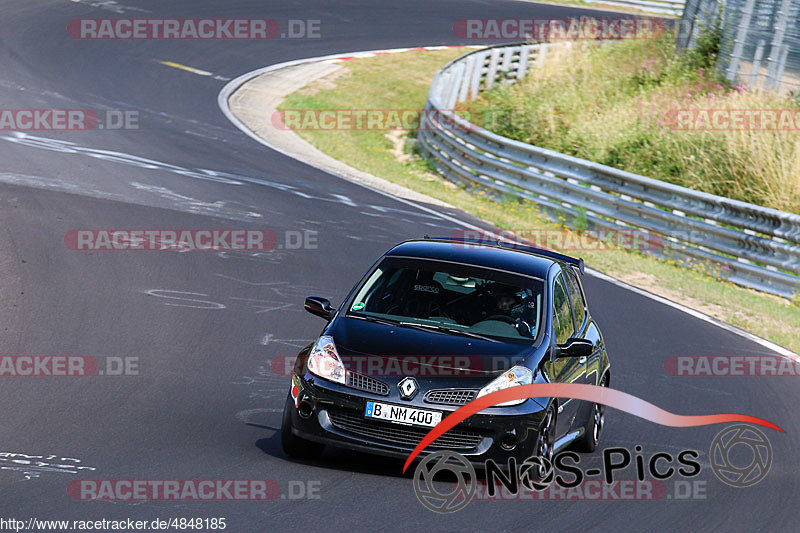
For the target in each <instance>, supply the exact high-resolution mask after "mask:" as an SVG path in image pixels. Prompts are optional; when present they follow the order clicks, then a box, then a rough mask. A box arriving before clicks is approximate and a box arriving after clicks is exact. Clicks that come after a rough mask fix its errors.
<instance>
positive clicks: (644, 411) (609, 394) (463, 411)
mask: <svg viewBox="0 0 800 533" xmlns="http://www.w3.org/2000/svg"><path fill="white" fill-rule="evenodd" d="M541 396H551V397H555V398H573V399H576V400H586V401H589V402H593V403H599V404H602V405H606V406H608V407H613V408H614V409H619V410H620V411H624V412H626V413H630V414H632V415H634V416H638V417H639V418H644V419H645V420H649V421H651V422H655V423H656V424H661V425H662V426H671V427H678V428H687V427H694V426H708V425H711V424H722V423H725V422H747V423H750V424H757V425H759V426H765V427H768V428H772V429H777V430H778V431H783V430H782V429H781V428H779V427H778V426H776V425H775V424H773V423H772V422H768V421H766V420H764V419H762V418H757V417H755V416H750V415H737V414H724V415H696V416H687V415H676V414H675V413H670V412H669V411H665V410H663V409H661V408H660V407H658V406H656V405H653V404H652V403H649V402H646V401H644V400H642V399H641V398H637V397H636V396H633V395H632V394H628V393H626V392H622V391H618V390H614V389H609V388H608V387H598V386H597V385H582V384H579V383H536V384H533V385H519V386H516V387H511V388H509V389H505V390H499V391H497V392H493V393H491V394H487V395H486V396H481V397H480V398H478V399H477V400H472V401H471V402H469V403H468V404H466V405H465V406H463V407H460V408H458V409H457V410H456V411H453V412H452V413H451V414H450V415H449V416H448V417H447V418H445V419H444V420H442V421H441V422H439V423H438V424H437V425H436V426H434V427H433V428H431V430H430V431H429V432H428V434H427V435H425V438H423V439H422V440H421V441H420V442H419V444H417V447H416V448H414V450H413V451H412V452H411V455H409V456H408V459H406V463H405V465H404V466H403V472H405V471H406V470H407V469H408V467H409V465H410V464H411V461H413V460H414V458H415V457H417V456H418V455H419V453H420V452H421V451H422V450H424V449H425V447H426V446H428V445H429V444H430V443H432V442H433V441H435V440H436V439H437V438H439V437H440V436H442V434H444V432H445V431H447V430H448V429H451V428H452V427H453V426H455V425H457V424H459V423H460V422H462V421H464V420H466V419H467V418H469V417H470V416H472V415H474V414H475V413H477V412H479V411H482V410H483V409H486V408H487V407H491V406H493V405H496V404H498V403H504V402H508V401H512V400H519V399H522V398H538V397H541Z"/></svg>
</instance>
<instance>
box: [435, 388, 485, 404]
mask: <svg viewBox="0 0 800 533" xmlns="http://www.w3.org/2000/svg"><path fill="white" fill-rule="evenodd" d="M477 395H478V391H477V390H475V389H437V390H431V391H428V392H427V393H426V394H425V401H426V402H428V403H439V404H443V405H465V404H468V403H469V402H471V401H472V400H474V399H475V396H477Z"/></svg>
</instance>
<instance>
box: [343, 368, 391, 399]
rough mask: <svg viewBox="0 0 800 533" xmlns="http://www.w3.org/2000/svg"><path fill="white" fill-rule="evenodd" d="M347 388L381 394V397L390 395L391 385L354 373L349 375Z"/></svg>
mask: <svg viewBox="0 0 800 533" xmlns="http://www.w3.org/2000/svg"><path fill="white" fill-rule="evenodd" d="M347 386H348V387H352V388H354V389H358V390H363V391H365V392H371V393H374V394H380V395H381V396H388V395H389V385H387V384H386V383H384V382H383V381H381V380H379V379H375V378H371V377H369V376H365V375H364V374H356V373H354V372H348V373H347Z"/></svg>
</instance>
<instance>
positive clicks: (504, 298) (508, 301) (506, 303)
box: [488, 286, 534, 337]
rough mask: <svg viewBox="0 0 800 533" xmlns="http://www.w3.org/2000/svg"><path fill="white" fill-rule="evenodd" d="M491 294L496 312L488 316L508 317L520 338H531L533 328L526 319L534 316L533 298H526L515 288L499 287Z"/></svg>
mask: <svg viewBox="0 0 800 533" xmlns="http://www.w3.org/2000/svg"><path fill="white" fill-rule="evenodd" d="M522 292H525V291H522ZM491 294H492V296H493V298H494V307H495V311H494V312H490V313H488V314H489V315H490V316H491V315H502V316H506V317H508V318H509V323H510V324H512V325H513V326H514V327H515V328H516V329H517V332H518V333H519V334H520V336H522V337H530V336H531V326H530V324H529V323H528V321H527V320H526V319H529V317H530V316H533V311H534V309H533V300H532V298H526V297H525V296H523V295H521V294H520V291H518V290H517V289H515V288H513V287H502V286H498V287H496V288H495V289H494V290H492V291H491Z"/></svg>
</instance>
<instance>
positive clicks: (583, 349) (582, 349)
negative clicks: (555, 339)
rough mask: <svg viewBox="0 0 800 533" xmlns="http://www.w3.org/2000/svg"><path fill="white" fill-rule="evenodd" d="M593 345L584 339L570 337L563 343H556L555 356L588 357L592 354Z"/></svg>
mask: <svg viewBox="0 0 800 533" xmlns="http://www.w3.org/2000/svg"><path fill="white" fill-rule="evenodd" d="M593 348H594V345H593V344H592V342H591V341H587V340H586V339H579V338H578V337H570V338H569V339H567V342H565V343H564V344H559V345H558V350H557V355H556V358H558V359H560V358H562V357H589V356H590V355H592V349H593Z"/></svg>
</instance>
